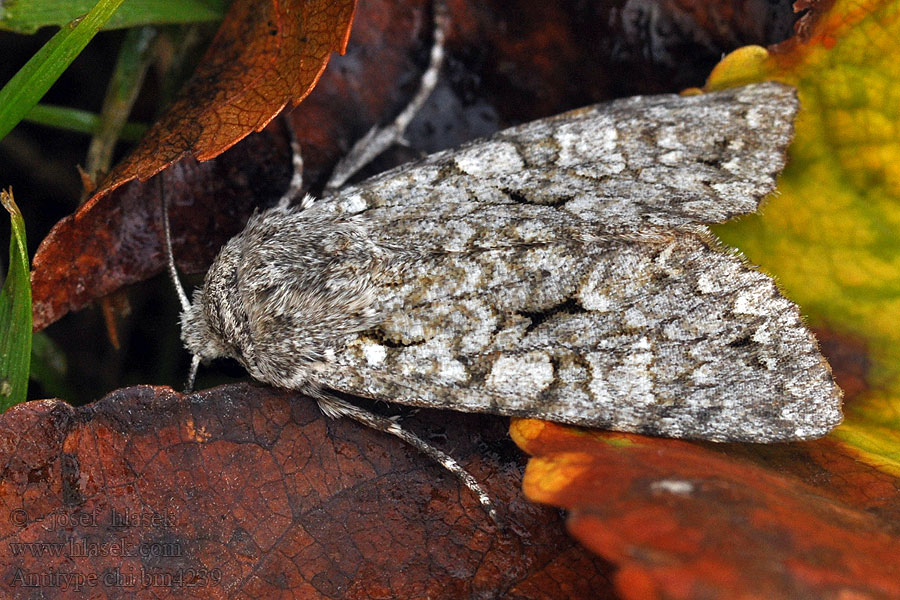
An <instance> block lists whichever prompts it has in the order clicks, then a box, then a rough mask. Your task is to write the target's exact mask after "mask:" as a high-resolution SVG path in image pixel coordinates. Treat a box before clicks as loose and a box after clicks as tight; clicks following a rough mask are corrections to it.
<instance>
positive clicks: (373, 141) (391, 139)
mask: <svg viewBox="0 0 900 600" xmlns="http://www.w3.org/2000/svg"><path fill="white" fill-rule="evenodd" d="M431 10H432V12H433V16H434V21H433V22H434V33H433V35H432V38H433V41H432V44H431V54H430V57H429V62H428V68H427V69H426V70H425V72H424V73H423V74H422V79H421V82H420V83H419V89H418V91H417V92H416V95H415V96H413V98H412V100H410V102H409V104H408V105H407V106H406V108H404V109H403V111H402V112H401V113H400V114H399V115H397V118H396V119H394V122H393V123H391V124H390V125H387V126H385V127H378V126H377V125H376V126H375V127H373V128H372V129H370V130H369V132H368V133H367V134H366V135H364V136H363V137H362V138H361V139H360V140H359V141H357V142H356V143H355V144H354V145H353V148H351V149H350V152H348V153H347V155H346V156H344V158H342V159H341V160H340V162H338V164H337V166H335V168H334V171H332V173H331V177H330V178H329V179H328V183H326V184H325V189H326V190H334V189H337V188H339V187H341V186H342V185H344V183H346V182H347V180H348V179H350V177H352V176H353V175H354V174H355V173H356V172H357V171H359V170H360V169H361V168H363V167H364V166H366V165H367V164H369V163H370V162H371V161H372V159H373V158H375V157H376V156H378V155H379V154H381V153H382V152H384V151H385V150H386V149H387V148H388V147H390V146H391V145H392V144H395V143H400V144H405V143H406V141H405V140H404V139H403V134H404V132H405V131H406V128H407V126H409V123H410V122H411V121H412V120H413V117H415V116H416V113H418V112H419V110H421V108H422V105H424V104H425V101H426V100H428V97H429V96H430V95H431V93H432V92H433V91H434V88H435V87H437V82H438V76H439V75H440V71H441V65H443V63H444V40H445V39H446V37H447V27H448V25H449V23H450V17H449V14H448V11H447V5H446V3H445V1H444V0H435V1H434V2H433V3H432V9H431Z"/></svg>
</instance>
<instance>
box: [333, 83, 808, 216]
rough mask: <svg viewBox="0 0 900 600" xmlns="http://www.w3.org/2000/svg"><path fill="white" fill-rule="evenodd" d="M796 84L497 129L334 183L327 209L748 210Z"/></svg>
mask: <svg viewBox="0 0 900 600" xmlns="http://www.w3.org/2000/svg"><path fill="white" fill-rule="evenodd" d="M797 108H798V103H797V98H796V94H795V92H794V90H793V88H790V87H788V86H785V85H781V84H778V83H762V84H755V85H749V86H745V87H742V88H735V89H730V90H724V91H720V92H714V93H709V94H701V95H697V96H688V97H682V96H676V95H660V96H646V97H640V96H638V97H633V98H626V99H622V100H616V101H613V102H609V103H605V104H598V105H595V106H590V107H586V108H582V109H579V110H575V111H571V112H568V113H565V114H562V115H559V116H556V117H551V118H548V119H542V120H539V121H534V122H531V123H527V124H525V125H521V126H519V127H514V128H512V129H507V130H504V131H501V132H499V133H497V134H495V135H494V136H492V137H491V138H488V139H486V140H481V141H476V142H472V143H470V144H466V145H464V146H462V147H461V148H457V149H454V150H449V151H444V152H438V153H436V154H432V155H430V156H428V157H426V158H425V159H423V160H422V161H419V162H414V163H410V164H408V165H404V166H401V167H399V168H397V169H394V170H391V171H388V172H386V173H384V174H381V175H378V176H376V177H373V178H371V179H369V180H366V181H365V182H363V183H361V184H359V185H358V186H351V187H348V188H344V189H343V190H341V191H340V192H339V193H338V194H337V195H336V196H332V197H327V198H326V199H325V200H324V201H320V203H321V204H322V205H323V206H322V208H323V209H325V210H329V211H333V212H335V213H338V214H357V213H362V212H366V211H368V210H371V209H380V210H382V211H385V212H387V213H392V214H395V215H397V216H401V217H402V216H403V215H405V214H408V212H409V211H411V210H412V211H415V210H422V211H428V212H429V213H430V214H431V215H432V216H434V217H435V218H436V219H437V218H438V217H450V218H453V217H454V216H457V215H458V214H459V211H460V210H484V208H486V207H492V206H503V205H509V204H532V205H547V206H554V207H559V208H562V209H563V211H565V212H566V213H568V214H569V215H572V216H574V217H577V218H578V219H579V220H581V221H582V222H585V223H593V224H595V225H596V226H597V227H602V228H603V229H605V230H606V231H609V232H629V231H631V232H633V231H637V230H640V229H642V228H645V227H647V226H653V227H668V228H671V227H679V226H685V225H689V224H697V223H721V222H724V221H727V220H728V219H730V218H732V217H735V216H737V215H741V214H747V213H751V212H754V211H755V210H756V209H757V207H758V205H759V202H760V200H761V199H762V198H763V197H764V196H765V195H766V194H767V193H768V192H770V191H771V190H772V189H773V188H774V182H775V176H776V175H777V174H778V172H779V171H781V169H782V167H783V166H784V151H785V149H786V148H787V145H788V143H789V142H790V139H791V137H792V135H793V125H792V123H793V118H794V115H795V114H796V111H797Z"/></svg>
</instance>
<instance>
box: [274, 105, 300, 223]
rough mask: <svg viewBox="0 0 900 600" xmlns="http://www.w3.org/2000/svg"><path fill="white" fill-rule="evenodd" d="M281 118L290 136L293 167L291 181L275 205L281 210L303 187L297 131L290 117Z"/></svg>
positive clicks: (288, 204)
mask: <svg viewBox="0 0 900 600" xmlns="http://www.w3.org/2000/svg"><path fill="white" fill-rule="evenodd" d="M283 120H284V126H285V128H287V130H288V135H289V136H290V138H291V165H292V166H293V167H294V174H293V175H291V183H290V185H288V189H287V191H285V192H284V194H283V195H282V196H281V198H280V199H279V200H278V205H277V206H278V208H280V209H281V210H284V209H286V208H287V207H288V206H290V205H291V201H292V200H293V199H294V198H296V197H297V196H299V195H300V190H301V189H302V188H303V154H302V153H301V151H300V141H299V140H298V139H297V132H296V131H294V126H293V125H292V124H291V121H290V119H289V118H288V117H287V116H286V115H285V116H284V118H283ZM304 202H305V199H304Z"/></svg>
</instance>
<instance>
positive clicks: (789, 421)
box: [319, 232, 841, 442]
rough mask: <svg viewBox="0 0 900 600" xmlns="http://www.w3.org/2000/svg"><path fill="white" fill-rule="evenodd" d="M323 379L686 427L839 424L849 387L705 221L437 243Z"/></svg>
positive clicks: (338, 385) (636, 427)
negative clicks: (687, 226)
mask: <svg viewBox="0 0 900 600" xmlns="http://www.w3.org/2000/svg"><path fill="white" fill-rule="evenodd" d="M379 293H380V294H382V296H381V297H383V298H384V302H383V305H382V306H381V309H382V310H383V311H384V314H385V315H386V318H385V321H384V323H383V324H382V325H381V326H380V327H379V328H378V329H377V330H373V331H371V332H367V333H366V334H363V335H359V336H356V337H354V338H353V339H352V340H351V341H350V343H349V344H348V345H347V347H346V348H345V349H344V350H342V351H341V352H339V353H338V355H337V356H336V357H335V361H334V364H333V365H330V366H329V367H328V368H326V369H324V370H323V372H322V373H321V374H320V377H319V381H320V383H322V384H323V385H325V386H327V387H330V388H333V389H337V390H340V391H344V392H348V393H353V394H358V395H364V396H369V397H373V398H380V399H383V400H389V401H394V402H399V403H403V404H410V405H417V406H428V407H443V408H452V409H454V410H463V411H475V412H490V413H496V414H502V415H511V416H529V417H536V418H542V419H547V420H552V421H559V422H566V423H572V424H577V425H585V426H595V427H601V428H605V429H613V430H620V431H632V432H639V433H648V434H654V435H664V436H672V437H679V438H682V437H684V438H699V439H709V440H719V441H724V440H735V441H737V440H743V441H755V442H769V441H779V440H796V439H807V438H813V437H818V436H821V435H824V434H825V433H826V432H827V431H829V430H830V429H831V428H833V427H834V426H836V425H837V424H838V423H839V422H840V420H841V412H840V398H841V392H840V390H839V388H837V386H836V385H835V383H834V381H833V379H832V376H831V371H830V369H829V367H828V365H827V363H826V362H825V360H824V359H823V358H822V356H821V354H820V352H819V349H818V347H817V345H816V342H815V339H814V337H813V335H812V333H811V332H810V331H809V330H808V329H807V328H806V327H805V325H804V324H803V321H802V318H801V316H800V314H799V311H798V309H797V307H796V305H794V304H793V303H792V302H790V301H789V300H787V299H785V298H784V297H783V296H781V294H780V293H779V292H778V290H777V288H776V286H775V284H774V282H773V281H772V280H771V279H770V278H769V277H767V276H766V275H764V274H762V273H760V272H758V271H756V270H754V269H752V268H750V267H749V266H748V265H747V264H746V263H745V261H744V260H743V259H741V258H740V257H739V256H737V255H736V254H734V253H731V252H723V251H721V250H720V249H719V248H718V247H717V245H716V244H715V242H714V241H711V237H710V236H709V235H707V234H705V233H703V232H698V233H681V234H679V235H676V236H671V237H670V238H669V239H658V240H655V241H651V240H638V241H635V240H629V239H619V240H615V241H612V240H604V241H603V242H602V243H599V242H597V243H595V242H580V241H574V240H572V241H561V242H558V243H555V244H541V245H534V246H521V245H520V246H511V247H504V248H491V249H484V250H481V251H472V252H462V253H443V254H433V255H430V256H428V257H427V258H423V259H422V261H421V262H419V263H417V264H414V265H408V268H406V269H404V271H403V273H402V274H401V275H400V276H399V277H397V278H396V279H395V280H394V281H392V282H388V283H385V285H384V287H383V288H382V289H381V290H380V292H379Z"/></svg>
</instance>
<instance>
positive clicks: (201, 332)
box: [181, 291, 229, 362]
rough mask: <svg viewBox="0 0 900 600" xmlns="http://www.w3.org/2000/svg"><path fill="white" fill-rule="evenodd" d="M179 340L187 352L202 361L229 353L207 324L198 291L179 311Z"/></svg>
mask: <svg viewBox="0 0 900 600" xmlns="http://www.w3.org/2000/svg"><path fill="white" fill-rule="evenodd" d="M181 341H182V342H184V347H185V348H187V350H188V352H190V353H191V354H192V355H194V356H195V357H197V358H198V359H199V360H200V361H202V362H208V361H210V360H214V359H216V358H222V357H225V356H228V355H229V352H228V349H227V348H226V347H225V344H223V343H222V341H221V338H220V337H219V336H218V335H216V333H215V332H214V331H213V330H212V328H211V327H210V325H209V320H208V319H207V317H206V314H205V312H204V310H203V302H202V298H201V293H200V292H199V291H197V292H195V293H194V301H193V303H192V304H190V305H189V306H188V307H187V308H185V309H184V310H183V311H182V312H181Z"/></svg>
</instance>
